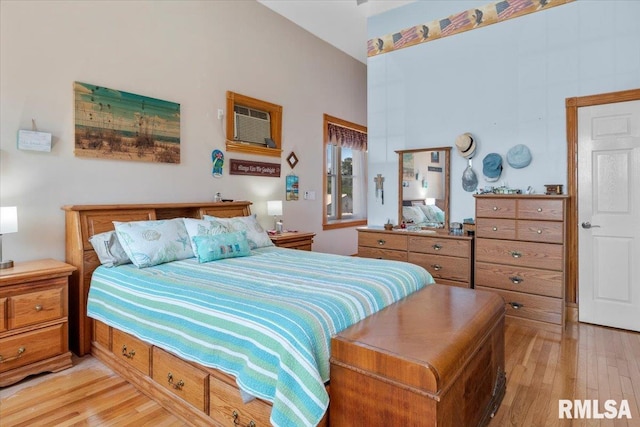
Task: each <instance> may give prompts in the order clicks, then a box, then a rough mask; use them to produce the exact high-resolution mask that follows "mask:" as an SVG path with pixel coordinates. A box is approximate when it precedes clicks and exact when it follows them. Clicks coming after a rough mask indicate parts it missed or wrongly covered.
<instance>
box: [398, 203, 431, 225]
mask: <svg viewBox="0 0 640 427" xmlns="http://www.w3.org/2000/svg"><path fill="white" fill-rule="evenodd" d="M402 218H403V219H404V221H405V222H408V223H414V224H420V223H422V222H427V217H426V216H425V214H424V212H422V209H420V206H403V207H402Z"/></svg>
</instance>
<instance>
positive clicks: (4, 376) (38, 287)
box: [0, 259, 76, 387]
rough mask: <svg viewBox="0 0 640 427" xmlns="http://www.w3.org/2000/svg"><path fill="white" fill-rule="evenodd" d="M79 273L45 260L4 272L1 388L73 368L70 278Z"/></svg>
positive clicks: (1, 272)
mask: <svg viewBox="0 0 640 427" xmlns="http://www.w3.org/2000/svg"><path fill="white" fill-rule="evenodd" d="M75 269H76V268H75V267H73V266H71V265H69V264H65V263H64V262H60V261H55V260H53V259H43V260H38V261H29V262H16V263H15V266H14V267H12V268H7V269H4V270H0V387H4V386H7V385H10V384H13V383H15V382H18V381H20V380H22V379H23V378H25V377H27V376H29V375H32V374H38V373H41V372H57V371H61V370H63V369H66V368H69V367H71V352H69V332H68V331H69V329H68V323H67V318H68V311H69V302H68V279H69V275H71V273H73V271H75Z"/></svg>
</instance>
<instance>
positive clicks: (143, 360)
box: [111, 328, 151, 375]
mask: <svg viewBox="0 0 640 427" xmlns="http://www.w3.org/2000/svg"><path fill="white" fill-rule="evenodd" d="M111 339H112V343H113V348H112V349H111V351H112V352H113V354H115V355H116V356H117V357H118V358H119V359H121V360H124V361H126V362H127V363H129V364H130V365H131V366H133V367H134V368H136V369H137V370H139V371H140V372H143V373H144V374H145V375H149V361H150V357H151V345H149V344H147V343H145V342H144V341H142V340H139V339H138V338H136V337H133V336H131V335H129V334H126V333H124V332H122V331H119V330H117V329H115V328H114V329H113V330H112V335H111Z"/></svg>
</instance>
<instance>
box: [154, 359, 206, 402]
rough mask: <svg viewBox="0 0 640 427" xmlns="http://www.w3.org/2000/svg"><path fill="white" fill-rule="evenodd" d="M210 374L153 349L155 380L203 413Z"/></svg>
mask: <svg viewBox="0 0 640 427" xmlns="http://www.w3.org/2000/svg"><path fill="white" fill-rule="evenodd" d="M208 377H209V374H207V373H206V372H204V371H201V370H200V369H198V368H196V367H195V366H192V365H190V364H188V363H186V362H185V361H183V360H180V359H178V358H177V357H175V356H174V355H172V354H170V353H167V352H166V351H164V350H161V349H159V348H158V347H154V348H153V380H154V381H155V382H157V383H158V384H160V385H162V386H163V387H164V388H166V389H167V390H169V391H170V392H172V393H173V394H175V395H176V396H180V398H182V399H184V400H186V401H187V402H189V403H191V404H192V405H193V406H195V407H196V408H198V409H200V410H201V411H203V412H206V411H207V405H206V403H207V394H208V391H209V390H208V389H207V387H208V386H209V382H208V381H207V380H208Z"/></svg>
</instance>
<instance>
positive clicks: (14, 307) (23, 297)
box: [8, 278, 67, 329]
mask: <svg viewBox="0 0 640 427" xmlns="http://www.w3.org/2000/svg"><path fill="white" fill-rule="evenodd" d="M66 283H67V279H66V278H64V279H57V280H55V281H52V284H53V285H54V286H55V285H57V286H55V287H54V288H51V289H44V290H40V291H35V292H29V293H24V294H18V295H12V296H10V297H9V301H8V305H9V329H16V328H20V327H22V326H27V325H33V324H35V323H42V322H46V321H48V320H55V319H59V318H61V317H63V313H64V305H63V301H64V293H65V292H66V289H67V288H66Z"/></svg>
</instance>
